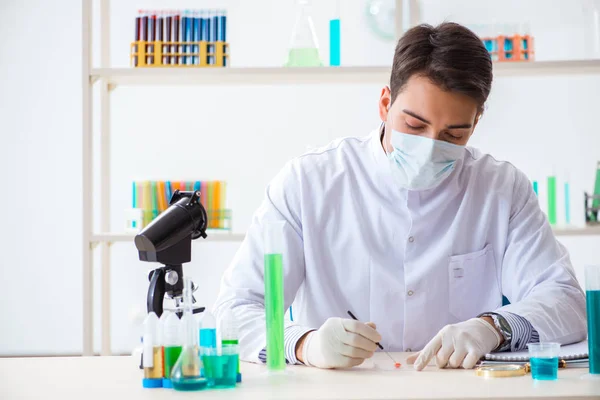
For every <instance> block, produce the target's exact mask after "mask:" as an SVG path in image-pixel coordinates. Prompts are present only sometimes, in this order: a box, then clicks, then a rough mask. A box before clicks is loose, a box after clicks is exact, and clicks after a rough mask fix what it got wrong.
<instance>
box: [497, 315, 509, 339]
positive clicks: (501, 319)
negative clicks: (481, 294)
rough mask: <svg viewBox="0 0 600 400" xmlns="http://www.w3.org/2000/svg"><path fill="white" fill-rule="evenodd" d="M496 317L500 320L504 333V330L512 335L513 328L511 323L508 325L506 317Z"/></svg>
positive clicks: (499, 323)
mask: <svg viewBox="0 0 600 400" xmlns="http://www.w3.org/2000/svg"><path fill="white" fill-rule="evenodd" d="M494 319H496V320H497V321H498V325H500V329H501V330H502V334H504V332H508V334H509V335H512V329H510V325H508V322H506V320H505V319H504V318H500V317H496V318H494Z"/></svg>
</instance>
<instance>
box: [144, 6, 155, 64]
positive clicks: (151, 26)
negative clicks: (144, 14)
mask: <svg viewBox="0 0 600 400" xmlns="http://www.w3.org/2000/svg"><path fill="white" fill-rule="evenodd" d="M155 40H156V11H152V12H151V13H150V15H148V42H149V43H150V45H148V55H147V56H146V64H148V65H153V64H154V41H155Z"/></svg>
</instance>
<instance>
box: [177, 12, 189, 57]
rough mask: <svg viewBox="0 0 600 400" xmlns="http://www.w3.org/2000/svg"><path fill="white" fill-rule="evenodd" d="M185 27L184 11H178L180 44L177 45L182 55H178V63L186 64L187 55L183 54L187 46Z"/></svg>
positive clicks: (185, 17)
mask: <svg viewBox="0 0 600 400" xmlns="http://www.w3.org/2000/svg"><path fill="white" fill-rule="evenodd" d="M186 29H187V14H186V12H185V11H181V12H180V19H179V41H180V42H181V44H180V45H179V53H181V54H182V55H181V56H180V57H179V65H186V64H187V57H186V56H185V55H184V54H185V53H186V51H187V46H186V45H185V35H186V32H185V31H186Z"/></svg>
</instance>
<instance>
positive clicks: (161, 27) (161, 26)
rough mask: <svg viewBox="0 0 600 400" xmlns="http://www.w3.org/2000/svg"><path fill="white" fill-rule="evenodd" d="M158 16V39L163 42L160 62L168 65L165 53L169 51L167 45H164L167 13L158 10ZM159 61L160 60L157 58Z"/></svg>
mask: <svg viewBox="0 0 600 400" xmlns="http://www.w3.org/2000/svg"><path fill="white" fill-rule="evenodd" d="M157 14H158V15H157V18H156V27H157V29H156V40H157V41H159V42H161V47H160V49H161V53H162V57H161V59H160V63H161V65H166V64H168V63H169V62H168V57H167V56H165V53H166V52H167V46H165V45H164V42H165V17H166V13H165V12H164V11H162V10H161V11H158V12H157ZM157 62H158V60H157Z"/></svg>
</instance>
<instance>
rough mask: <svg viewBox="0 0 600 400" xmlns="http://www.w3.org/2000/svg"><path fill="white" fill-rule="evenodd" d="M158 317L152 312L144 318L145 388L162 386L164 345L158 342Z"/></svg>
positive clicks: (143, 355)
mask: <svg viewBox="0 0 600 400" xmlns="http://www.w3.org/2000/svg"><path fill="white" fill-rule="evenodd" d="M158 322H159V320H158V317H157V316H156V314H155V313H153V312H151V313H150V314H148V315H147V316H146V319H145V320H144V336H143V339H142V340H143V347H144V352H143V354H142V366H143V367H144V379H143V381H142V386H144V387H145V388H159V387H162V378H163V358H162V347H161V346H159V344H158V325H159V323H158Z"/></svg>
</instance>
